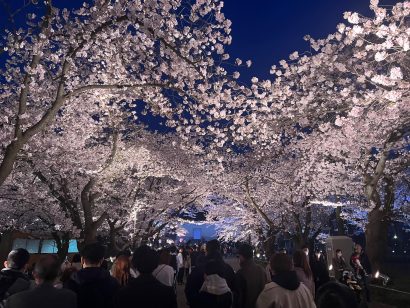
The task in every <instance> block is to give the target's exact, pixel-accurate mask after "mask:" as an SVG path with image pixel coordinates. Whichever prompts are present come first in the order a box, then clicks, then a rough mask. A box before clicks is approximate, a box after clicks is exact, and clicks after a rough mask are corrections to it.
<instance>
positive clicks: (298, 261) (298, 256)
mask: <svg viewBox="0 0 410 308" xmlns="http://www.w3.org/2000/svg"><path fill="white" fill-rule="evenodd" d="M293 264H294V266H295V267H300V268H301V269H303V271H304V272H305V274H306V276H307V277H308V278H310V277H312V270H311V269H310V265H309V261H308V257H307V255H306V254H305V253H304V252H303V251H302V250H296V251H295V252H294V254H293Z"/></svg>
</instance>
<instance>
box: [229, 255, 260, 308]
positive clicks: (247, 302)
mask: <svg viewBox="0 0 410 308" xmlns="http://www.w3.org/2000/svg"><path fill="white" fill-rule="evenodd" d="M266 283H267V281H266V273H265V270H264V269H263V268H262V267H260V266H259V265H257V264H255V262H253V261H252V260H249V261H246V262H244V264H241V269H240V270H238V272H237V273H236V275H235V293H234V307H235V308H254V307H255V304H256V300H257V299H258V296H259V294H260V293H261V292H262V290H263V288H264V287H265V284H266Z"/></svg>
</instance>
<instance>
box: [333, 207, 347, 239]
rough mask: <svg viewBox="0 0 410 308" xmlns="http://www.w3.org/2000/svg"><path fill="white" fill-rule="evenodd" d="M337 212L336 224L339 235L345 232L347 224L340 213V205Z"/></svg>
mask: <svg viewBox="0 0 410 308" xmlns="http://www.w3.org/2000/svg"><path fill="white" fill-rule="evenodd" d="M335 212H336V213H335V214H336V226H337V235H344V234H345V226H344V222H343V219H342V217H341V216H340V214H341V213H342V207H341V206H338V207H336V209H335Z"/></svg>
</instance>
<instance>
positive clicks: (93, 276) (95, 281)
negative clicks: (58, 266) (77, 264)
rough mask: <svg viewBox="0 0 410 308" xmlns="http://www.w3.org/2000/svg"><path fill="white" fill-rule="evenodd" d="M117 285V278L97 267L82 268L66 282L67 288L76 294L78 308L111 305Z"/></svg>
mask: <svg viewBox="0 0 410 308" xmlns="http://www.w3.org/2000/svg"><path fill="white" fill-rule="evenodd" d="M119 287H120V286H119V283H118V282H117V280H115V279H114V278H112V277H111V276H110V273H109V272H108V271H107V270H104V269H102V268H99V267H89V268H83V269H82V270H80V271H78V272H76V273H74V274H73V275H72V276H71V278H70V280H69V281H68V282H67V288H68V289H70V290H72V291H74V292H75V293H76V294H77V301H78V308H89V307H99V308H111V307H113V300H114V295H115V293H116V292H117V290H118V289H119Z"/></svg>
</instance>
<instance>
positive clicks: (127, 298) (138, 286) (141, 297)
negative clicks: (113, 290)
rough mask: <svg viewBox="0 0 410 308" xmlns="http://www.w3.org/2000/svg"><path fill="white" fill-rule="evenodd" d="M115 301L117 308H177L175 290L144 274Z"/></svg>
mask: <svg viewBox="0 0 410 308" xmlns="http://www.w3.org/2000/svg"><path fill="white" fill-rule="evenodd" d="M114 301H115V307H116V308H128V307H130V308H131V307H132V308H134V307H138V308H177V300H176V297H175V293H174V289H173V288H172V287H168V286H166V285H163V284H162V283H160V282H159V281H158V280H156V279H155V278H154V277H153V276H152V275H144V274H141V275H140V276H138V277H137V278H136V279H135V280H133V281H131V282H130V283H129V284H128V286H126V287H124V288H122V289H121V290H120V291H119V292H118V293H117V295H116V297H115V300H114Z"/></svg>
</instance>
